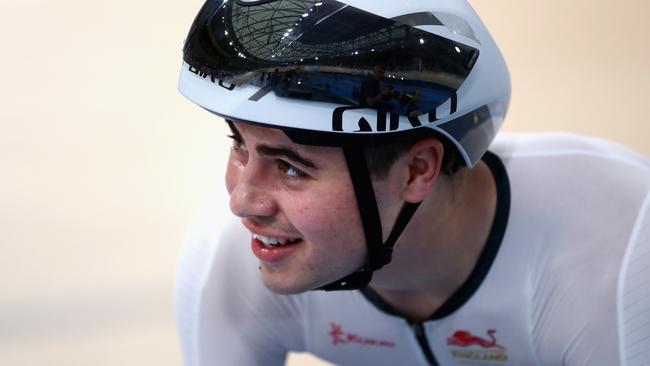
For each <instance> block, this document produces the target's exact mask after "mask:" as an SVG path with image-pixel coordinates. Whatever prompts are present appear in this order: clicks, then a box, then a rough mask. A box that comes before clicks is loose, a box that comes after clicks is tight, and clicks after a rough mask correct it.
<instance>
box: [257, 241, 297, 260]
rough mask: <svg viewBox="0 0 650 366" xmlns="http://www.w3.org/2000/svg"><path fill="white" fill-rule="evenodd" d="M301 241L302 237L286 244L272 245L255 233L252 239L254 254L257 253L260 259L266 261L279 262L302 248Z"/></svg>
mask: <svg viewBox="0 0 650 366" xmlns="http://www.w3.org/2000/svg"><path fill="white" fill-rule="evenodd" d="M300 243H302V239H298V240H296V241H291V242H286V243H285V244H284V245H282V244H275V245H271V244H266V243H264V242H263V241H262V240H260V238H259V237H257V236H256V235H253V238H252V239H251V248H252V250H253V254H255V256H256V257H257V258H258V259H259V260H260V261H262V262H266V263H278V262H280V261H282V260H283V259H285V258H287V257H288V256H290V255H291V254H292V253H294V252H295V251H296V250H298V249H299V248H300Z"/></svg>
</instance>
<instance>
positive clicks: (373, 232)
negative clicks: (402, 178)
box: [319, 147, 420, 291]
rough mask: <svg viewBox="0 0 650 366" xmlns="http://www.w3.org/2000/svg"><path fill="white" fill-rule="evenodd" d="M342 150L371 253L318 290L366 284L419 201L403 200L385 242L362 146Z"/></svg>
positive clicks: (387, 256) (389, 253)
mask: <svg viewBox="0 0 650 366" xmlns="http://www.w3.org/2000/svg"><path fill="white" fill-rule="evenodd" d="M343 154H344V155H345V161H346V163H347V165H348V171H349V172H350V178H351V180H352V186H353V188H354V194H355V196H356V199H357V206H358V207H359V214H360V216H361V224H362V226H363V232H364V235H365V238H366V246H367V248H368V255H367V258H366V263H365V264H364V265H363V267H361V269H359V270H358V271H356V272H354V273H352V274H350V275H348V276H346V277H343V278H341V279H339V280H337V281H334V282H332V283H329V284H327V285H325V286H323V287H320V288H319V290H326V291H335V290H355V289H360V288H363V287H366V286H367V285H368V284H369V283H370V280H371V279H372V272H373V271H376V270H378V269H380V268H382V267H383V266H384V265H386V264H388V263H389V262H390V261H391V258H392V255H393V247H394V246H395V243H396V242H397V239H398V238H399V236H400V234H401V233H402V231H403V230H404V228H406V225H407V224H408V222H409V221H410V220H411V218H412V217H413V214H414V213H415V210H416V209H417V208H418V206H419V205H420V202H418V203H408V202H407V203H404V205H403V206H402V209H401V210H400V213H399V215H398V216H397V220H396V221H395V226H393V229H392V230H391V233H390V235H389V236H388V240H387V241H386V243H383V240H382V229H381V219H380V217H379V209H378V208H377V199H376V198H375V192H374V189H373V188H372V180H371V178H370V172H369V171H368V164H367V162H366V159H365V156H364V152H363V149H362V148H359V147H344V148H343Z"/></svg>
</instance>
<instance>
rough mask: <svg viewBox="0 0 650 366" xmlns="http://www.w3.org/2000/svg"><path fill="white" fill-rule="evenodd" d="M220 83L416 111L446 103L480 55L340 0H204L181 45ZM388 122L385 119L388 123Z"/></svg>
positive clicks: (195, 67)
mask: <svg viewBox="0 0 650 366" xmlns="http://www.w3.org/2000/svg"><path fill="white" fill-rule="evenodd" d="M183 53H184V57H183V58H184V60H185V62H186V63H187V64H189V65H190V69H191V70H192V71H194V72H196V73H197V74H200V75H202V76H204V77H206V76H210V77H211V78H212V79H213V80H219V84H220V85H221V86H224V87H227V88H236V87H238V86H241V85H255V86H257V87H259V92H258V93H256V94H255V95H253V96H251V98H258V99H259V98H263V97H264V96H265V95H266V94H268V93H271V92H273V93H275V94H276V95H277V96H279V97H285V98H295V99H301V100H310V101H317V102H327V103H334V104H338V105H346V106H351V108H355V107H359V108H374V109H379V110H386V111H390V112H391V113H392V114H395V115H396V114H399V115H406V116H409V117H417V116H419V115H423V114H428V115H429V121H434V120H436V118H437V117H436V116H437V113H436V109H437V108H438V107H440V106H441V105H442V104H443V103H445V102H446V101H448V100H450V103H449V104H448V108H449V111H448V113H453V112H455V110H456V91H457V90H458V88H459V87H460V86H461V85H462V83H463V82H464V81H465V79H466V78H467V76H468V75H469V73H470V71H471V70H472V68H473V66H474V64H475V63H476V60H477V58H478V56H479V51H478V50H477V49H475V48H473V47H470V46H467V45H464V44H462V43H458V42H455V41H452V40H450V39H446V38H444V37H441V36H438V35H435V34H432V33H429V32H425V31H423V30H420V29H418V28H415V27H412V26H410V25H407V24H404V23H401V22H398V21H395V20H391V19H386V18H383V17H381V16H378V15H375V14H372V13H369V12H366V11H364V10H361V9H358V8H355V7H352V6H350V5H347V4H344V3H342V2H339V1H333V0H321V1H315V0H311V1H296V0H275V1H274V0H262V1H243V0H208V1H207V2H206V3H205V4H204V5H203V7H202V8H201V11H200V12H199V14H198V15H197V17H196V19H195V21H194V23H193V25H192V27H191V29H190V32H189V34H188V37H187V40H186V42H185V47H184V50H183ZM391 122H392V121H391Z"/></svg>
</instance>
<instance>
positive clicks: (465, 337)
mask: <svg viewBox="0 0 650 366" xmlns="http://www.w3.org/2000/svg"><path fill="white" fill-rule="evenodd" d="M496 332H497V331H496V330H494V329H488V330H487V335H488V337H490V339H489V340H488V339H485V338H481V337H479V336H475V335H472V333H470V332H468V331H466V330H457V331H455V332H454V335H453V336H451V337H450V338H447V344H448V345H450V346H458V347H470V346H481V347H483V348H496V349H500V350H505V348H504V347H503V346H501V345H499V344H497V339H496V337H495V336H494V334H495V333H496Z"/></svg>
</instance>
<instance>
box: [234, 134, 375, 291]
mask: <svg viewBox="0 0 650 366" xmlns="http://www.w3.org/2000/svg"><path fill="white" fill-rule="evenodd" d="M233 127H234V130H233V135H234V143H233V148H232V151H231V153H230V158H229V161H228V168H227V172H226V186H227V189H228V192H229V193H230V208H231V210H232V211H233V213H234V214H235V215H237V216H239V217H241V218H242V223H243V224H244V226H246V228H248V230H250V231H251V233H252V234H253V235H252V240H251V243H248V244H249V245H251V247H252V251H253V253H254V254H255V256H257V258H258V259H259V262H260V271H261V276H262V281H263V282H264V284H265V285H266V286H267V287H268V288H270V289H271V290H273V291H275V292H278V293H298V292H303V291H307V290H310V289H313V288H316V287H320V286H322V285H325V284H328V283H330V282H332V281H335V280H338V279H339V278H341V277H343V276H345V275H348V274H350V273H352V272H353V271H355V270H356V269H358V268H360V267H361V266H362V265H363V263H364V260H365V255H366V244H365V239H364V235H363V231H362V226H361V221H360V217H359V211H358V208H357V203H356V198H355V195H354V191H353V188H352V182H351V180H350V176H349V173H348V170H347V165H346V163H345V159H344V157H343V153H342V151H341V149H339V148H327V147H314V146H305V145H298V144H295V143H292V142H291V140H289V138H288V137H287V136H286V135H285V134H284V133H283V132H282V131H280V130H277V129H271V128H264V127H258V126H253V125H250V124H244V123H238V122H234V123H233ZM276 241H281V242H283V241H286V243H285V245H271V243H273V242H276ZM264 242H266V245H265V243H264ZM241 244H242V245H245V243H241Z"/></svg>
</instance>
